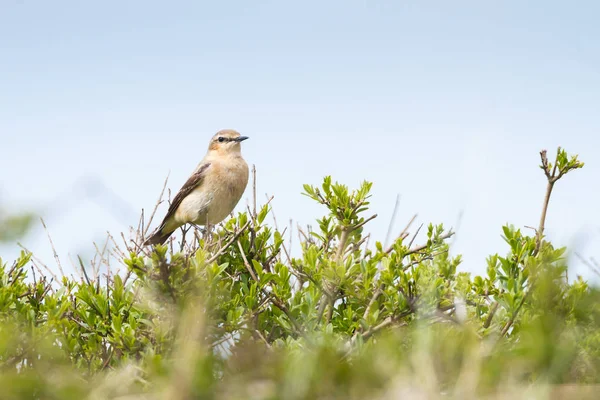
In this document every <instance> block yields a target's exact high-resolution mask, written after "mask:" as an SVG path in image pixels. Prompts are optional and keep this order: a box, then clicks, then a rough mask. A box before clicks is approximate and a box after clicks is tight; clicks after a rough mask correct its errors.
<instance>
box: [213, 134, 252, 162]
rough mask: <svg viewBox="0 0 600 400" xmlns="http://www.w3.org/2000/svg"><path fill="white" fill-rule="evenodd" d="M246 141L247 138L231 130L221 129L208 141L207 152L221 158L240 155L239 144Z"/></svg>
mask: <svg viewBox="0 0 600 400" xmlns="http://www.w3.org/2000/svg"><path fill="white" fill-rule="evenodd" d="M246 139H248V137H247V136H242V135H240V134H239V132H237V131H235V130H233V129H223V130H220V131H219V132H217V133H216V134H215V135H214V136H213V137H212V139H210V144H209V145H208V151H209V152H210V153H215V154H218V155H221V156H224V155H229V154H236V153H240V152H241V150H242V146H241V145H240V143H242V142H243V141H244V140H246Z"/></svg>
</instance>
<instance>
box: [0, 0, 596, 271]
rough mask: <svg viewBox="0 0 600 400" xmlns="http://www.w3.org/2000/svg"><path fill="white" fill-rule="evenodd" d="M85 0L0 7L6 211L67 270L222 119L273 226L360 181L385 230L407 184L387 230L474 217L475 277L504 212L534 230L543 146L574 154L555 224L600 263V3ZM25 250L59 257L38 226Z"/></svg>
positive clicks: (381, 232)
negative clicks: (251, 170) (26, 224)
mask: <svg viewBox="0 0 600 400" xmlns="http://www.w3.org/2000/svg"><path fill="white" fill-rule="evenodd" d="M93 3H94V4H92V2H81V1H59V0H54V1H41V0H39V1H33V0H21V1H16V0H3V1H2V2H1V3H0V135H1V138H2V140H1V143H0V146H1V147H2V152H1V154H2V157H1V158H0V184H1V186H0V203H2V204H3V206H4V207H5V208H7V209H9V210H12V211H17V210H22V209H33V210H34V211H38V212H39V213H40V214H41V215H43V216H44V218H45V219H46V221H47V223H48V226H49V229H50V231H51V233H52V236H53V239H54V242H55V245H56V247H57V248H58V249H59V253H60V256H61V258H63V263H64V264H68V261H67V257H68V256H67V254H71V255H75V254H78V253H79V254H82V255H84V257H89V256H90V254H91V252H92V251H93V246H92V242H93V241H102V239H103V238H104V236H105V232H106V231H110V232H111V233H113V234H118V233H119V232H120V231H122V230H124V229H127V226H129V225H131V224H135V223H136V222H137V213H138V212H139V210H141V209H142V208H144V209H149V208H151V207H152V206H153V204H154V202H155V200H156V198H157V196H158V193H159V192H160V189H161V187H162V183H163V180H164V178H165V177H166V175H167V173H168V172H169V171H170V173H171V178H170V182H169V187H170V188H171V190H172V191H176V190H178V189H179V187H180V186H181V184H182V183H183V182H184V181H185V179H186V178H187V176H188V175H189V173H190V172H191V171H192V169H193V168H194V167H195V166H196V164H197V163H198V161H199V160H200V159H201V158H202V156H203V155H204V153H205V150H206V145H207V141H208V138H209V137H210V136H211V135H212V134H213V133H214V132H215V131H216V130H218V129H221V128H234V129H237V130H239V131H240V132H242V133H243V134H244V135H247V136H250V137H251V139H250V140H249V141H247V142H245V143H244V149H243V152H244V155H245V157H246V158H247V160H248V161H249V163H251V164H256V166H257V169H258V176H259V184H258V188H259V193H260V194H261V196H260V199H261V200H262V199H264V195H263V194H264V193H269V194H273V195H275V200H274V203H273V204H274V209H275V212H276V215H277V217H278V220H279V222H280V224H283V223H285V221H286V220H288V219H289V218H290V217H294V219H295V221H296V222H299V223H302V224H305V223H309V222H310V221H312V220H313V219H314V218H315V217H318V216H320V215H321V213H322V212H323V210H321V209H320V208H318V207H316V206H314V205H313V204H312V203H311V202H310V200H309V199H307V198H306V197H304V196H301V195H300V192H301V190H302V184H303V183H313V184H318V183H320V181H321V179H322V177H323V176H324V175H329V174H330V175H332V176H333V177H334V179H337V180H339V181H342V182H344V183H347V184H349V185H351V186H356V185H358V183H359V182H360V181H361V180H363V179H367V180H370V181H373V182H374V186H373V202H372V205H373V211H374V212H376V213H378V214H379V218H378V219H377V220H375V221H374V222H373V223H371V224H370V226H369V229H370V231H371V232H372V233H373V235H374V236H375V237H376V238H378V239H380V240H382V241H383V239H384V237H385V233H386V230H387V225H388V222H389V219H390V216H391V213H392V209H393V205H394V201H395V197H396V195H397V194H400V195H401V202H400V210H399V213H398V217H397V219H396V226H395V228H394V231H395V232H399V231H400V230H401V229H402V227H403V226H404V225H405V223H406V222H407V221H408V220H409V219H410V217H411V216H412V214H414V213H418V214H419V218H418V221H419V222H424V223H428V222H430V221H431V222H434V223H438V222H444V223H445V224H446V225H447V226H451V225H456V222H457V219H458V215H459V214H460V213H461V211H462V212H463V218H462V222H461V224H460V226H459V227H458V228H459V230H458V235H457V237H456V240H455V246H454V248H453V251H454V252H455V253H456V252H459V253H462V254H463V255H464V258H465V262H464V264H463V267H462V268H463V270H467V271H472V272H476V273H484V271H485V257H486V256H487V255H488V254H490V253H494V252H500V254H504V253H505V252H506V250H507V247H506V246H505V245H504V243H503V242H502V240H501V238H500V235H501V226H502V224H504V223H507V222H509V223H513V224H515V225H516V226H519V227H523V226H525V225H537V222H538V219H539V212H540V207H541V203H542V198H543V191H544V186H545V182H544V179H545V178H544V176H543V174H542V172H541V171H540V170H539V169H538V168H537V165H538V163H539V157H538V151H539V150H540V149H542V148H548V149H549V151H550V152H551V153H554V150H555V148H556V146H557V145H562V146H564V147H565V148H566V149H567V150H568V151H569V152H572V153H579V155H580V157H581V158H582V159H583V161H585V162H586V167H585V169H583V170H582V171H577V172H575V173H573V174H572V175H571V176H568V177H567V179H566V180H564V181H561V182H559V183H558V185H557V188H556V191H555V194H554V197H553V199H552V203H551V206H550V211H549V217H548V223H547V229H548V230H547V233H548V235H549V236H550V238H551V239H553V240H555V241H556V242H557V244H559V245H568V246H573V248H574V249H576V250H577V251H579V252H581V253H582V254H584V255H586V256H595V257H597V258H600V246H599V244H600V207H599V206H598V205H599V204H600V189H599V181H600V179H599V178H600V166H599V165H598V160H600V135H599V133H598V127H599V126H600V112H599V110H600V24H599V23H598V20H599V18H600V3H598V2H596V1H574V2H564V1H548V0H546V1H528V2H523V1H452V2H449V1H401V0H396V1H391V0H388V1H353V0H344V1H296V2H292V1H252V2H246V1H221V2H202V1H171V2H157V1H148V0H145V1H137V0H136V1H133V0H130V1H112V0H111V1H109V0H105V1H98V2H93ZM78 182H79V183H78ZM81 182H87V185H82V184H81ZM94 182H98V183H94ZM98 184H102V185H104V186H105V187H107V188H108V189H109V190H110V191H112V192H114V193H115V196H117V197H114V196H113V197H110V196H108V195H106V192H105V191H102V190H97V185H98ZM95 189H96V190H95ZM94 193H96V194H97V195H94ZM249 194H250V192H249V191H248V192H247V194H246V196H245V198H244V200H243V201H242V202H241V203H240V207H241V206H243V205H245V204H246V199H249ZM238 209H239V208H238ZM161 211H163V212H164V209H161ZM294 240H295V242H297V238H294ZM23 243H24V244H25V245H26V246H28V247H29V248H30V249H32V250H34V251H35V252H36V254H38V256H39V257H40V258H42V259H43V260H44V261H46V262H47V263H49V264H53V259H52V253H51V251H50V249H49V245H48V243H47V240H46V238H45V235H44V233H43V231H41V230H40V229H36V230H34V231H33V232H32V233H31V234H30V235H28V236H27V237H26V238H24V239H23ZM15 252H16V247H15V246H4V247H3V248H2V253H3V255H4V256H5V257H6V256H7V255H8V256H11V255H14V254H15ZM572 265H573V267H572V268H573V270H574V272H575V273H580V274H582V275H584V276H586V277H591V275H590V273H589V271H588V270H587V269H586V267H584V266H582V265H581V264H580V263H576V262H573V263H572Z"/></svg>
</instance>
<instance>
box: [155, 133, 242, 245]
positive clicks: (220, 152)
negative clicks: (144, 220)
mask: <svg viewBox="0 0 600 400" xmlns="http://www.w3.org/2000/svg"><path fill="white" fill-rule="evenodd" d="M246 139H248V137H247V136H241V135H240V134H239V133H238V132H237V131H234V130H233V129H223V130H221V131H219V132H217V133H216V134H215V135H214V136H213V137H212V139H211V140H210V143H209V145H208V152H207V153H206V155H205V156H204V158H203V159H202V161H200V163H199V164H198V166H197V167H196V169H195V170H194V172H193V173H192V175H191V176H190V177H189V178H188V180H187V181H186V182H185V183H184V185H183V186H182V187H181V189H180V190H179V192H178V193H177V195H175V198H174V199H173V201H172V203H171V205H170V206H169V210H168V211H167V215H166V216H165V218H164V219H163V221H162V223H161V224H160V226H159V227H158V229H157V230H156V231H155V232H154V233H153V234H152V235H151V236H150V237H149V238H148V239H147V240H146V241H145V242H144V246H147V245H151V244H162V243H164V242H165V241H166V240H167V239H168V238H169V236H171V234H172V233H173V232H174V231H175V230H176V229H177V228H179V227H180V226H182V225H184V224H187V223H192V224H196V225H214V224H218V223H219V222H221V221H223V220H224V219H225V217H227V215H229V214H230V213H231V212H232V211H233V209H234V208H235V206H236V205H237V203H238V202H239V201H240V198H241V197H242V194H243V193H244V191H245V190H246V186H247V184H248V175H249V171H248V164H246V161H244V159H243V158H242V149H241V147H242V146H241V142H242V141H244V140H246Z"/></svg>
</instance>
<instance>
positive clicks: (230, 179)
mask: <svg viewBox="0 0 600 400" xmlns="http://www.w3.org/2000/svg"><path fill="white" fill-rule="evenodd" d="M248 172H249V171H248V165H247V164H246V162H245V161H244V160H243V159H242V158H241V157H235V158H231V159H226V160H223V161H221V160H219V161H212V160H211V166H210V167H209V169H208V170H207V171H206V177H205V178H204V180H203V182H202V183H201V184H200V185H199V186H198V187H197V188H196V189H195V190H194V191H193V192H192V193H190V194H189V195H188V196H187V197H186V198H185V199H184V200H183V201H182V202H181V205H180V206H179V209H178V210H177V214H178V218H177V219H178V220H179V221H180V222H182V223H186V222H193V223H195V224H198V225H205V224H206V223H207V222H208V223H209V224H213V225H214V224H218V223H219V222H221V221H223V220H224V219H225V218H226V217H227V216H228V215H229V214H230V213H231V212H232V211H233V209H234V208H235V206H236V205H237V203H238V202H239V201H240V199H241V197H242V195H243V194H244V191H245V190H246V186H247V184H248Z"/></svg>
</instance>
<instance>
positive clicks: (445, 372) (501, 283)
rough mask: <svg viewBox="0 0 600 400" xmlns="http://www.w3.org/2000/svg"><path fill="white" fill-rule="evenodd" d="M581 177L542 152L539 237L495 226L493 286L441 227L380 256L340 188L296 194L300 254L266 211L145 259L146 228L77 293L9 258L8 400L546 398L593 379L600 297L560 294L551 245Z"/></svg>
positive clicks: (2, 331)
mask: <svg viewBox="0 0 600 400" xmlns="http://www.w3.org/2000/svg"><path fill="white" fill-rule="evenodd" d="M582 166H583V164H582V163H580V162H579V161H578V160H577V158H576V157H571V158H568V157H567V154H566V153H565V152H564V151H563V150H559V152H558V155H557V158H556V162H555V164H554V165H552V164H550V163H549V162H548V160H547V159H546V154H545V152H542V169H543V171H544V173H545V174H546V177H547V180H548V189H547V193H546V201H545V203H544V208H543V211H542V217H541V221H540V225H539V228H538V229H537V231H536V233H535V235H534V236H528V235H526V234H524V233H523V232H521V231H520V230H519V229H515V228H514V227H512V226H505V227H503V237H504V239H505V240H506V242H507V244H508V249H507V253H506V255H504V256H500V255H498V254H495V255H492V256H490V257H489V258H488V263H487V264H488V265H487V274H486V275H485V276H475V277H472V276H471V275H470V274H468V273H465V272H459V271H458V268H459V267H460V262H461V258H460V257H459V256H457V257H451V256H450V255H449V252H448V249H449V246H448V240H449V239H450V238H451V237H452V235H453V233H452V232H451V231H448V230H446V229H445V228H444V227H443V226H442V225H429V226H428V227H426V229H425V230H426V238H425V240H424V242H423V243H422V244H416V243H415V242H416V238H418V235H417V233H418V232H419V230H420V229H421V228H420V227H419V228H418V229H417V230H416V232H415V233H414V234H409V233H408V230H409V227H407V228H406V230H405V231H404V232H402V233H401V234H400V235H399V237H398V238H397V239H396V240H395V241H394V242H393V243H392V245H391V246H389V247H387V248H386V247H384V246H383V245H382V244H381V243H380V242H375V243H371V239H370V236H369V235H365V233H364V227H365V225H366V224H367V223H368V222H369V221H370V220H372V219H373V218H375V216H374V215H373V216H371V215H370V214H368V211H369V208H368V207H369V193H370V189H371V183H369V182H364V183H363V184H362V185H361V186H360V187H359V188H358V189H356V190H350V189H348V188H347V187H346V186H344V185H342V184H339V183H335V182H333V181H332V179H331V178H330V177H326V178H325V179H324V180H323V182H322V184H321V185H320V186H319V187H314V186H311V185H305V187H304V194H305V195H306V196H307V197H308V198H310V199H311V200H312V201H316V202H318V203H319V204H321V205H322V206H323V207H324V209H325V210H326V211H327V212H326V215H325V216H323V217H322V218H321V219H319V220H318V221H317V226H318V229H314V230H313V229H311V228H308V229H299V235H300V237H301V238H302V240H301V242H300V246H301V251H300V252H299V253H300V254H299V255H298V257H294V256H293V255H292V254H290V249H289V246H287V245H286V241H285V237H286V236H285V235H289V234H291V232H282V231H280V230H278V229H277V228H276V227H273V226H269V225H268V224H266V223H265V220H266V217H267V216H268V214H269V212H270V207H271V206H270V203H267V204H265V205H263V206H262V207H260V208H259V209H258V210H257V211H249V212H245V213H239V214H237V215H236V216H235V217H233V218H231V219H229V220H228V221H226V223H224V224H222V225H220V226H218V227H216V229H214V230H213V231H210V232H209V233H207V232H204V233H202V232H200V231H199V230H196V229H194V230H193V231H191V233H190V231H187V232H185V233H184V235H183V238H182V240H181V243H180V244H179V246H178V247H176V246H175V244H174V243H173V242H171V243H169V244H167V245H164V246H157V247H156V248H154V249H141V248H140V247H139V243H141V242H142V241H143V240H142V239H143V236H144V229H139V230H138V232H137V234H136V236H135V238H133V239H132V240H130V241H126V242H125V243H124V245H117V244H116V242H114V241H113V244H114V248H113V249H112V253H113V254H116V255H118V256H119V257H120V263H121V271H116V270H115V269H114V265H113V266H112V267H111V268H108V269H106V270H105V271H103V272H102V273H100V272H99V271H98V269H99V266H98V265H92V266H90V265H87V266H86V265H84V264H85V263H84V262H83V261H82V260H80V261H81V266H82V270H83V272H84V275H83V278H82V279H81V281H73V280H72V279H69V278H67V277H57V278H56V279H49V278H46V277H45V276H44V275H41V276H40V273H38V274H32V275H31V276H29V278H27V276H28V275H29V271H30V269H29V267H30V264H31V255H30V254H27V253H22V255H21V257H20V258H19V259H18V260H17V261H16V262H15V263H14V264H8V263H5V262H2V261H1V260H0V368H2V374H0V380H1V382H0V383H1V387H2V396H1V397H2V398H3V399H21V398H39V399H80V398H91V399H105V398H117V397H118V398H132V399H133V398H155V399H192V398H206V399H235V398H240V399H247V398H253V399H365V398H368V399H372V398H381V399H383V398H397V397H400V396H402V395H405V396H407V397H409V398H432V397H438V396H442V395H443V394H446V397H448V396H452V397H457V398H462V397H465V396H466V397H471V398H473V397H476V396H486V395H493V394H495V395H498V396H506V397H508V396H511V397H515V396H516V395H524V396H525V398H532V397H536V398H537V397H543V396H545V395H547V394H548V393H549V390H550V389H548V387H547V386H545V385H547V384H553V385H555V384H567V383H577V384H584V383H600V382H598V381H599V380H600V373H599V372H600V330H599V323H600V306H599V304H600V293H599V292H598V290H597V289H595V288H593V287H590V286H589V285H588V284H587V283H586V282H584V281H583V280H582V279H581V278H578V279H577V280H575V281H574V282H568V280H567V275H566V263H565V262H566V261H565V257H564V256H565V249H564V248H555V247H554V246H553V245H552V244H551V243H549V242H548V241H546V240H545V239H544V236H543V230H544V223H545V215H546V211H547V208H548V201H549V198H550V194H551V192H552V189H553V187H554V185H555V183H556V181H557V180H558V179H560V178H561V177H562V176H563V175H564V174H566V173H568V172H569V171H571V170H573V169H577V168H580V167H582ZM146 229H147V228H146ZM190 237H191V238H190ZM101 258H102V257H101ZM88 270H89V271H95V272H93V273H89V272H88ZM31 271H35V270H34V269H33V268H32V269H31ZM90 275H91V276H90ZM552 390H557V389H556V387H554V389H552ZM579 395H580V396H582V395H581V394H579ZM120 396H121V397H120ZM123 396H126V397H123ZM419 396H423V397H419ZM517 397H518V396H517Z"/></svg>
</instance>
